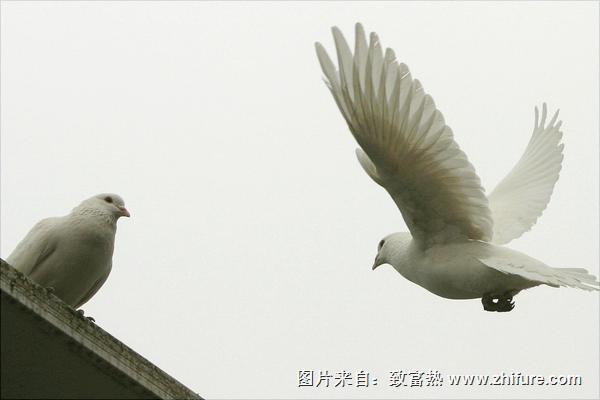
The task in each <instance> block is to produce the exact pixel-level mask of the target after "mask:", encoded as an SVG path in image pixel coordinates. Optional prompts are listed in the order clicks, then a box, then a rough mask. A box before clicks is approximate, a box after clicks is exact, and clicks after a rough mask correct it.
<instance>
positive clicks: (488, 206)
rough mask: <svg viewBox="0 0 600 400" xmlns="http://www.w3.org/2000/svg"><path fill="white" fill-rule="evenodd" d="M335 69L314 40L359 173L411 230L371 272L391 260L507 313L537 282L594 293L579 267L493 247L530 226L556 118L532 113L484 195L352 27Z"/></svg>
mask: <svg viewBox="0 0 600 400" xmlns="http://www.w3.org/2000/svg"><path fill="white" fill-rule="evenodd" d="M332 31H333V36H334V40H335V46H336V53H337V57H338V65H339V70H338V69H337V68H336V66H335V65H334V63H333V62H332V61H331V59H330V58H329V56H328V54H327V52H326V51H325V49H324V48H323V46H322V45H321V44H320V43H317V44H316V50H317V57H318V59H319V62H320V64H321V67H322V69H323V72H324V74H325V83H326V84H327V86H328V88H329V89H330V91H331V93H332V94H333V97H334V99H335V101H336V104H337V106H338V108H339V110H340V111H341V113H342V115H343V117H344V119H345V120H346V123H347V124H348V127H349V129H350V131H351V133H352V134H353V136H354V138H355V139H356V141H357V142H358V144H359V145H360V148H358V149H357V151H356V153H357V157H358V161H359V162H360V164H361V166H362V167H363V169H364V170H365V172H366V173H367V174H368V175H369V176H370V177H371V178H372V179H373V180H374V181H375V182H376V183H377V184H379V185H380V186H382V187H383V188H384V189H385V190H386V191H387V192H388V193H389V194H390V196H391V197H392V199H393V200H394V202H395V203H396V205H397V206H398V208H399V210H400V212H401V214H402V216H403V218H404V221H405V222H406V225H407V226H408V229H409V230H410V233H405V232H400V233H394V234H391V235H388V236H387V237H385V238H384V239H383V240H382V241H381V242H380V243H379V248H378V254H377V257H376V258H375V263H374V265H373V269H375V268H376V267H377V266H379V265H381V264H391V265H392V266H393V267H394V268H395V269H396V270H397V271H398V272H399V273H400V274H401V275H403V276H404V277H405V278H406V279H408V280H410V281H412V282H414V283H416V284H418V285H420V286H422V287H424V288H425V289H427V290H429V291H430V292H432V293H435V294H437V295H439V296H442V297H445V298H449V299H472V298H481V299H482V303H483V306H484V309H485V310H488V311H510V310H512V308H513V302H512V297H513V296H514V295H515V294H517V293H519V292H520V291H521V290H523V289H528V288H531V287H534V286H538V285H541V284H545V285H549V286H553V287H558V286H570V287H576V288H580V289H584V290H598V286H599V283H598V281H597V280H596V278H595V277H594V276H592V275H590V274H589V273H588V272H587V271H586V270H585V269H582V268H553V267H550V266H548V265H546V264H544V263H542V262H540V261H538V260H536V259H534V258H532V257H529V256H527V255H526V254H523V253H520V252H518V251H515V250H511V249H509V248H506V247H503V246H502V245H504V244H506V243H508V242H510V241H511V240H513V239H515V238H517V237H519V236H521V235H522V234H523V233H524V232H527V231H528V230H529V229H531V227H532V226H533V225H534V224H535V222H536V221H537V219H538V218H539V216H540V215H541V214H542V212H543V211H544V209H545V208H546V206H547V204H548V202H549V201H550V196H551V194H552V191H553V189H554V185H555V183H556V181H557V180H558V174H559V171H560V169H561V163H562V159H563V154H562V150H563V144H562V143H560V141H561V138H562V132H561V131H560V126H561V122H560V121H557V118H558V112H556V113H555V114H554V116H553V117H552V118H551V120H550V121H549V122H547V121H546V120H547V109H546V105H545V104H544V105H543V109H542V115H541V119H540V115H539V111H538V109H537V108H536V109H535V124H534V129H533V134H532V136H531V139H530V141H529V144H528V145H527V148H526V149H525V152H524V154H523V156H522V157H521V159H520V160H519V161H518V162H517V164H516V165H515V166H514V168H513V169H512V170H511V171H510V173H509V174H508V175H507V176H506V177H505V178H504V179H503V180H502V181H501V182H500V183H499V184H498V186H497V187H496V188H495V189H494V190H493V191H492V192H491V194H490V195H489V196H486V195H485V192H484V189H483V187H482V186H481V183H480V180H479V177H478V176H477V174H476V173H475V169H474V168H473V166H472V165H471V163H470V162H469V160H468V159H467V156H466V155H465V153H464V152H462V150H460V148H459V146H458V144H457V143H456V142H455V141H454V137H453V134H452V130H451V129H450V127H448V126H447V125H446V124H445V122H444V118H443V116H442V114H441V113H440V111H439V110H437V108H436V106H435V104H434V102H433V99H432V98H431V96H429V95H428V94H425V92H424V90H423V87H422V85H421V83H420V82H419V81H418V80H416V79H413V78H412V76H411V74H410V71H409V70H408V67H407V66H406V65H405V64H402V63H400V64H399V63H398V62H397V60H396V56H395V54H394V51H393V50H391V49H389V48H388V49H386V51H385V53H384V51H383V50H382V47H381V44H380V42H379V38H378V37H377V35H376V34H375V33H371V35H370V38H369V39H370V40H369V42H368V43H367V38H366V35H365V32H364V30H363V27H362V26H361V25H360V24H356V42H355V47H354V53H353V52H352V51H351V50H350V47H349V46H348V44H347V42H346V40H345V38H344V36H343V35H342V33H341V32H340V30H339V29H338V28H336V27H334V28H333V29H332Z"/></svg>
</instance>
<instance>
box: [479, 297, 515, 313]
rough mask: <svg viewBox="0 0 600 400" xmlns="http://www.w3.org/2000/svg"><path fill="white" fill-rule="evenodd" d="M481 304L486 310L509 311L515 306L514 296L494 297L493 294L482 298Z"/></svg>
mask: <svg viewBox="0 0 600 400" xmlns="http://www.w3.org/2000/svg"><path fill="white" fill-rule="evenodd" d="M481 304H483V309H484V310H485V311H496V312H509V311H511V310H512V309H513V308H515V302H514V301H513V298H512V296H506V297H498V298H497V299H494V298H493V297H492V296H491V295H485V296H483V297H482V298H481Z"/></svg>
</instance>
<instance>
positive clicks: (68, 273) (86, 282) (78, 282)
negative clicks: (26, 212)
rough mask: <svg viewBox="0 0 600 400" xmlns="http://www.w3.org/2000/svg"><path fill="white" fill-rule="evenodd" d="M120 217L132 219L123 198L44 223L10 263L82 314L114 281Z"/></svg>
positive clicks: (108, 196) (108, 197)
mask: <svg viewBox="0 0 600 400" xmlns="http://www.w3.org/2000/svg"><path fill="white" fill-rule="evenodd" d="M120 217H129V211H127V209H126V208H125V203H124V202H123V199H122V198H121V197H119V196H118V195H116V194H112V193H103V194H99V195H96V196H94V197H91V198H89V199H87V200H85V201H83V202H82V203H81V204H80V205H78V206H77V207H75V208H74V209H73V211H71V213H70V214H69V215H65V216H64V217H54V218H46V219H43V220H41V221H40V222H38V223H37V224H36V225H35V226H34V227H33V228H32V229H31V231H29V233H28V234H27V236H25V238H24V239H23V240H22V241H21V242H20V243H19V244H18V245H17V247H16V248H15V250H14V251H13V252H12V254H11V255H10V256H9V257H8V259H7V260H6V261H7V262H8V263H9V264H10V265H12V266H13V267H14V268H16V269H17V270H19V271H21V272H22V273H23V274H25V275H27V276H29V277H30V278H31V279H32V280H33V281H35V282H36V283H38V284H39V285H42V286H45V287H48V288H53V289H54V294H56V295H57V296H58V297H60V298H61V299H62V300H63V301H65V302H66V303H67V304H69V305H70V306H72V307H74V308H78V307H80V306H81V305H82V304H84V303H85V302H87V301H88V300H89V299H90V298H91V297H92V296H93V295H94V294H95V293H96V292H97V291H98V289H100V287H101V286H102V285H103V284H104V282H105V281H106V278H108V274H109V273H110V270H111V267H112V255H113V249H114V244H115V233H116V231H117V220H118V219H119V218H120Z"/></svg>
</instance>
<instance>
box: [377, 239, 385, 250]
mask: <svg viewBox="0 0 600 400" xmlns="http://www.w3.org/2000/svg"><path fill="white" fill-rule="evenodd" d="M384 243H385V240H382V241H381V242H379V246H378V247H377V250H381V248H382V247H383V245H384Z"/></svg>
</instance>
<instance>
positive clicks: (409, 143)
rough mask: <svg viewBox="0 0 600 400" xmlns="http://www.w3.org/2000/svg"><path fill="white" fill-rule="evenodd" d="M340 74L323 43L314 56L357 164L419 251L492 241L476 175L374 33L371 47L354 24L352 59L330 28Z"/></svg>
mask: <svg viewBox="0 0 600 400" xmlns="http://www.w3.org/2000/svg"><path fill="white" fill-rule="evenodd" d="M332 30H333V36H334V40H335V45H336V50H337V57H338V64H339V71H337V70H336V68H335V66H334V64H333V62H332V61H331V59H330V58H329V56H328V55H327V52H326V51H325V49H324V48H323V46H322V45H321V44H320V43H316V49H317V56H318V58H319V62H320V63H321V67H322V69H323V72H324V73H325V77H326V83H327V86H328V87H329V89H330V90H331V93H332V94H333V97H334V99H335V101H336V103H337V105H338V107H339V109H340V111H341V112H342V115H343V116H344V118H345V119H346V122H347V123H348V126H349V128H350V131H351V132H352V134H353V135H354V137H355V138H356V141H357V142H358V144H359V145H360V147H361V148H362V150H361V149H357V155H358V159H359V161H360V163H361V165H362V166H363V168H364V169H365V171H366V172H367V174H368V175H369V176H370V177H371V178H373V180H375V182H377V183H378V184H380V185H381V186H383V187H384V188H385V189H386V190H387V191H388V192H389V194H390V195H391V196H392V198H393V199H394V201H395V202H396V205H397V206H398V208H399V209H400V212H401V213H402V216H403V218H404V221H405V222H406V225H407V226H408V228H409V229H410V231H411V234H412V236H413V238H414V239H415V240H416V241H417V242H418V243H419V244H420V245H421V246H422V247H428V246H431V245H433V244H438V243H448V242H455V241H462V240H467V239H472V240H483V241H487V240H489V239H491V237H492V218H491V214H490V210H489V208H488V200H487V198H486V197H485V195H484V192H483V188H482V187H481V184H480V181H479V178H478V177H477V174H476V173H475V169H474V168H473V166H472V165H471V164H470V163H469V161H468V159H467V156H466V155H465V154H464V153H463V152H462V151H461V150H460V148H459V147H458V145H457V144H456V142H455V141H454V139H453V135H452V130H451V129H450V128H449V127H448V126H447V125H446V124H445V122H444V118H443V117H442V114H441V113H440V112H439V111H438V110H437V109H436V107H435V104H434V102H433V100H432V98H431V97H430V96H429V95H427V94H425V93H424V92H423V88H422V86H421V84H420V83H419V82H418V81H417V80H413V79H412V77H411V75H410V72H409V70H408V67H407V66H406V65H404V64H398V63H397V61H396V57H395V55H394V52H393V50H391V49H387V50H386V52H385V56H384V55H383V52H382V48H381V46H380V44H379V39H378V38H377V35H376V34H375V33H371V36H370V43H369V45H368V46H367V41H366V37H365V33H364V30H363V28H362V26H361V25H360V24H356V46H355V51H354V55H353V54H352V52H351V50H350V48H349V47H348V44H347V43H346V40H345V39H344V36H343V35H342V33H341V32H340V30H339V29H338V28H336V27H334V28H333V29H332Z"/></svg>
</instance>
